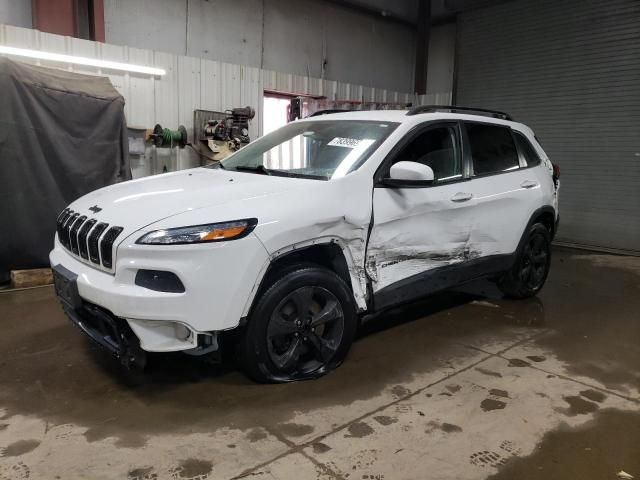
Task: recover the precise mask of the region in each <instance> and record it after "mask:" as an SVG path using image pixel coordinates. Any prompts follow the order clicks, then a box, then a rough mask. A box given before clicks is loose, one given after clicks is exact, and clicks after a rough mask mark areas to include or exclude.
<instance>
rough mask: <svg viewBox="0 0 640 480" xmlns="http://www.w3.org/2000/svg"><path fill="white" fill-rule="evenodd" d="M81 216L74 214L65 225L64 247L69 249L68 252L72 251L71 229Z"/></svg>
mask: <svg viewBox="0 0 640 480" xmlns="http://www.w3.org/2000/svg"><path fill="white" fill-rule="evenodd" d="M79 216H80V214H79V213H74V214H73V215H71V216H70V217H69V218H67V221H66V222H65V224H64V235H63V236H64V241H65V243H64V246H65V247H67V250H71V227H72V226H73V224H74V223H75V221H76V220H77V218H78V217H79Z"/></svg>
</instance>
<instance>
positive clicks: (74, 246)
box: [69, 215, 87, 255]
mask: <svg viewBox="0 0 640 480" xmlns="http://www.w3.org/2000/svg"><path fill="white" fill-rule="evenodd" d="M86 219H87V217H86V215H83V216H81V217H79V218H78V219H77V220H76V221H75V222H74V223H73V226H72V227H71V230H69V237H70V238H71V251H72V252H73V253H75V254H76V255H78V254H79V252H78V230H80V227H81V226H82V224H83V223H84V222H85V220H86Z"/></svg>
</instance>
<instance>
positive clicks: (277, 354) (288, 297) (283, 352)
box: [239, 266, 357, 382]
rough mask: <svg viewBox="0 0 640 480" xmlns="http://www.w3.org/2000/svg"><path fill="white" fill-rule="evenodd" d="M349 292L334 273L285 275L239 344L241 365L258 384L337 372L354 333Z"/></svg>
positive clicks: (312, 270) (316, 270) (310, 270)
mask: <svg viewBox="0 0 640 480" xmlns="http://www.w3.org/2000/svg"><path fill="white" fill-rule="evenodd" d="M356 325H357V320H356V308H355V304H354V301H353V295H352V294H351V290H350V289H349V287H348V286H347V285H346V284H345V282H344V281H343V280H342V279H341V278H340V277H338V276H337V275H336V274H335V273H333V272H332V271H330V270H327V269H325V268H322V267H316V266H311V267H303V266H301V267H300V268H299V269H294V270H293V271H289V272H288V273H284V274H283V275H282V276H281V277H280V278H279V279H277V280H276V281H275V282H274V283H273V284H272V285H271V286H270V287H269V288H268V289H267V290H266V291H264V293H263V294H262V295H261V296H260V298H259V299H258V301H257V303H256V305H255V307H254V308H253V310H252V313H251V315H250V318H249V322H248V324H247V327H246V330H245V332H244V338H243V339H242V342H241V344H240V352H239V353H240V355H241V359H240V360H241V363H242V364H243V365H244V366H245V370H246V372H247V373H248V375H249V376H250V377H252V378H253V379H255V380H257V381H260V382H287V381H293V380H302V379H307V378H315V377H318V376H321V375H324V374H325V373H327V372H329V371H331V370H332V369H334V368H336V367H337V366H338V365H339V364H340V363H341V362H342V361H343V359H344V357H345V356H346V354H347V352H348V350H349V347H350V346H351V343H352V342H353V337H354V335H355V331H356Z"/></svg>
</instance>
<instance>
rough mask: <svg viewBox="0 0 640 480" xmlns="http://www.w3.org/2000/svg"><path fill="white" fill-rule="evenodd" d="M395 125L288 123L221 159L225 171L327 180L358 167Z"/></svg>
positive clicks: (344, 122)
mask: <svg viewBox="0 0 640 480" xmlns="http://www.w3.org/2000/svg"><path fill="white" fill-rule="evenodd" d="M397 126H398V124H397V123H391V122H371V121H359V120H338V121H327V120H322V121H305V122H295V123H290V124H289V125H286V126H284V127H282V128H280V129H278V130H276V131H274V132H272V133H270V134H268V135H265V136H264V137H262V138H260V139H259V140H256V141H255V142H253V143H250V144H249V145H247V146H246V147H243V148H242V149H241V150H239V151H238V152H236V153H235V154H233V155H232V156H230V157H229V158H227V159H225V160H223V161H222V167H223V168H224V169H226V170H237V171H241V172H249V173H259V174H267V175H283V176H291V177H302V178H317V179H321V180H329V179H332V178H338V177H343V176H345V175H346V174H348V173H349V172H352V171H354V170H356V169H357V168H358V167H360V166H361V165H362V164H363V163H364V162H365V161H366V160H367V158H368V157H369V155H371V153H373V152H374V151H375V149H376V148H378V146H380V144H381V143H382V142H383V141H384V140H385V139H386V138H387V137H388V136H389V134H390V133H391V132H393V130H394V129H395V128H396V127H397Z"/></svg>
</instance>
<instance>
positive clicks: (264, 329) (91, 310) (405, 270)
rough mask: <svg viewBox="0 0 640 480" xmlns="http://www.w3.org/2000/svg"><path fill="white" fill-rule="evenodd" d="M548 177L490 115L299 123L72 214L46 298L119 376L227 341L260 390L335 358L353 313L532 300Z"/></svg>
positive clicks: (81, 202)
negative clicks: (167, 355) (478, 288)
mask: <svg viewBox="0 0 640 480" xmlns="http://www.w3.org/2000/svg"><path fill="white" fill-rule="evenodd" d="M558 174H559V173H558V171H557V169H556V167H554V166H553V165H552V164H551V162H550V161H549V159H548V158H547V155H546V154H545V152H544V150H543V149H542V147H541V146H540V144H539V143H538V141H537V140H536V138H535V136H534V134H533V132H532V131H531V129H529V128H528V127H527V126H525V125H523V124H521V123H515V122H513V121H511V119H510V117H509V116H508V115H506V114H503V113H501V112H493V111H487V110H479V109H465V108H461V107H416V108H414V109H412V110H409V111H360V112H347V113H338V114H328V115H318V116H313V117H310V118H307V119H304V120H299V121H296V122H293V123H291V124H289V125H287V126H285V127H282V128H280V129H279V130H276V131H275V132H273V133H270V134H268V135H266V136H264V137H262V138H260V139H259V140H257V141H255V142H253V143H251V144H249V145H248V146H246V147H244V148H243V149H241V150H239V151H238V152H237V153H235V154H233V155H232V156H230V157H228V158H227V159H225V160H224V161H223V162H222V163H221V164H217V165H215V166H213V167H208V168H195V169H191V170H186V171H181V172H176V173H169V174H164V175H158V176H155V177H149V178H144V179H139V180H133V181H129V182H124V183H120V184H117V185H113V186H110V187H107V188H103V189H100V190H97V191H95V192H92V193H90V194H88V195H86V196H84V197H82V198H80V199H78V200H77V201H75V202H73V203H72V204H71V205H69V207H68V208H66V209H65V210H64V211H63V212H62V213H61V214H60V216H59V217H58V220H57V234H56V238H55V246H54V249H53V251H52V252H51V255H50V260H51V265H52V267H53V271H54V277H55V285H56V291H57V294H58V296H59V297H60V299H61V300H62V304H63V307H64V310H65V311H66V313H67V315H68V316H69V317H70V318H71V320H72V321H73V322H74V323H75V324H76V325H77V326H79V327H80V329H82V330H83V331H84V332H85V333H86V334H88V335H89V336H90V337H91V338H92V339H93V340H94V341H96V342H97V343H99V344H100V345H102V346H103V347H106V348H107V349H108V350H110V351H111V352H113V353H114V354H116V355H117V356H118V357H119V358H120V359H122V360H123V361H124V362H125V363H129V362H132V363H136V362H139V361H140V359H141V358H143V357H144V352H145V351H146V352H171V351H184V352H185V353H189V354H195V355H198V354H206V353H210V352H214V351H216V350H218V349H219V348H220V344H221V342H220V340H221V339H222V340H224V339H226V338H231V337H233V338H234V339H236V340H235V341H236V342H237V344H236V347H237V350H238V352H239V356H240V359H241V361H242V363H243V365H244V366H245V369H246V371H247V373H248V374H249V375H250V376H251V377H252V378H254V379H256V380H258V381H271V382H274V381H290V380H296V379H303V378H310V377H316V376H319V375H322V374H324V373H326V372H328V371H329V370H331V369H333V368H335V367H336V366H337V365H339V364H340V363H341V362H342V361H343V359H344V358H345V356H346V354H347V351H348V350H349V347H350V345H351V343H352V340H353V338H354V334H355V333H356V328H357V326H358V319H359V318H360V317H361V316H362V315H363V314H365V313H373V312H378V311H380V310H382V309H386V308H389V307H391V306H394V305H398V304H401V303H404V302H408V301H411V300H414V299H417V298H419V297H423V296H425V295H427V294H430V293H432V292H435V291H438V290H443V289H446V288H450V287H454V286H456V285H459V284H461V283H463V282H467V281H469V280H473V279H477V278H480V277H486V278H490V279H495V280H496V282H497V283H498V285H499V286H500V288H501V289H502V290H503V292H504V293H505V294H506V295H509V296H511V297H528V296H531V295H534V294H536V292H538V291H539V290H540V288H542V286H543V284H544V282H545V279H546V277H547V273H548V270H549V262H550V254H551V250H550V243H551V239H552V238H553V236H554V234H555V231H556V228H557V223H558V178H557V176H558ZM230 330H236V331H237V332H238V333H240V335H233V336H228V335H225V333H226V332H228V331H230Z"/></svg>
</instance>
